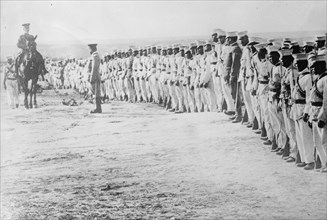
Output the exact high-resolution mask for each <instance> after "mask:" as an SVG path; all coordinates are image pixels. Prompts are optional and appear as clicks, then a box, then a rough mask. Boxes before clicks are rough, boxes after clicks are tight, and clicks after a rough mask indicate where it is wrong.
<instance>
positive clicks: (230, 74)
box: [224, 32, 242, 123]
mask: <svg viewBox="0 0 327 220" xmlns="http://www.w3.org/2000/svg"><path fill="white" fill-rule="evenodd" d="M227 43H228V45H229V46H228V47H229V50H228V52H227V53H226V56H225V57H226V58H225V60H224V70H225V74H226V75H225V77H224V79H225V81H226V82H227V84H228V85H230V88H231V94H232V98H233V101H234V105H235V109H236V111H235V114H234V116H232V117H231V118H230V119H232V120H233V123H237V122H241V121H242V108H241V107H242V106H241V104H242V103H241V100H240V94H239V83H238V77H239V73H240V67H241V56H242V50H241V48H240V47H239V45H238V43H237V32H228V33H227Z"/></svg>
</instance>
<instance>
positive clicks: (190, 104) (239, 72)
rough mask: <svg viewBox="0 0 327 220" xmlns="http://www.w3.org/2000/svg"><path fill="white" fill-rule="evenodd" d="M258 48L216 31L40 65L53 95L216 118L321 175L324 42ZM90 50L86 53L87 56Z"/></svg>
mask: <svg viewBox="0 0 327 220" xmlns="http://www.w3.org/2000/svg"><path fill="white" fill-rule="evenodd" d="M301 45H302V46H300V44H299V42H296V41H292V40H291V39H289V38H284V39H269V40H264V39H262V38H257V37H249V36H248V33H247V31H242V32H225V31H223V30H221V29H215V30H214V31H213V34H212V36H211V39H210V40H206V41H201V40H198V41H194V42H190V43H188V44H187V45H186V44H179V43H176V44H172V45H151V46H147V47H134V46H132V47H129V48H127V49H124V50H122V49H119V50H113V51H110V52H109V53H107V54H106V55H105V56H103V57H102V59H101V58H100V56H99V54H98V52H97V50H96V49H97V48H96V47H97V45H96V44H90V45H88V46H89V48H90V54H91V59H85V60H81V59H80V60H76V59H66V60H64V61H59V62H53V61H50V60H48V61H46V68H47V71H48V72H49V73H48V74H46V75H45V78H46V80H47V81H48V82H50V83H51V84H52V85H53V86H54V87H55V88H74V89H76V90H78V91H79V92H80V93H81V94H83V95H85V97H87V98H92V97H95V100H96V109H95V110H93V111H92V112H91V113H101V112H102V110H101V103H104V102H106V101H107V100H119V101H126V102H131V103H140V102H145V103H154V104H158V105H160V106H162V107H163V108H165V109H166V110H167V111H169V112H173V113H177V114H180V113H196V112H216V113H217V112H218V113H220V112H223V113H224V114H226V115H228V116H229V118H230V120H231V123H242V124H244V125H245V126H246V127H247V128H249V129H252V130H253V132H255V133H257V134H258V135H260V139H261V140H262V141H263V144H264V145H270V146H271V151H272V152H273V153H276V154H277V155H281V156H282V159H283V160H285V161H286V162H288V163H292V162H294V163H295V164H296V166H297V167H303V168H304V169H305V170H313V169H316V170H317V171H320V172H327V167H326V165H327V126H326V123H327V77H326V75H327V72H326V36H317V37H316V39H315V40H313V41H309V42H303V44H302V42H301ZM92 48H93V49H92Z"/></svg>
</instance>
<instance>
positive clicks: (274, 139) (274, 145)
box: [271, 136, 278, 151]
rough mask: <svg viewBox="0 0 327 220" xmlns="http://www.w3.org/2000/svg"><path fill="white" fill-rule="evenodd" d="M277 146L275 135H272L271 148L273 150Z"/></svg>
mask: <svg viewBox="0 0 327 220" xmlns="http://www.w3.org/2000/svg"><path fill="white" fill-rule="evenodd" d="M277 148H278V145H277V142H276V136H274V137H273V141H272V145H271V150H272V151H275V150H276V149H277Z"/></svg>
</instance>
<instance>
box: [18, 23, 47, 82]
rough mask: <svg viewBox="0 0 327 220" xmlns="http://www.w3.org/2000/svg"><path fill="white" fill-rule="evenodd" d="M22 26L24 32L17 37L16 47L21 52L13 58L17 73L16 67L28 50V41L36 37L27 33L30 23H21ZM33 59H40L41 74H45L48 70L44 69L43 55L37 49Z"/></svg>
mask: <svg viewBox="0 0 327 220" xmlns="http://www.w3.org/2000/svg"><path fill="white" fill-rule="evenodd" d="M22 26H23V31H24V34H22V35H20V36H19V39H18V42H17V47H18V48H19V49H21V52H20V53H19V54H18V56H17V58H16V60H15V71H16V73H17V74H18V67H19V66H20V64H21V63H22V61H23V58H24V55H25V54H26V52H27V50H28V48H27V43H28V41H31V40H35V39H36V37H34V36H33V35H31V34H30V33H29V31H30V23H26V24H22ZM34 59H35V60H36V61H40V63H41V64H42V66H41V68H42V71H43V74H46V73H47V72H48V71H47V70H46V69H45V65H44V60H43V57H42V55H41V54H40V53H39V52H38V51H37V50H36V54H35V58H34ZM42 76H43V75H42Z"/></svg>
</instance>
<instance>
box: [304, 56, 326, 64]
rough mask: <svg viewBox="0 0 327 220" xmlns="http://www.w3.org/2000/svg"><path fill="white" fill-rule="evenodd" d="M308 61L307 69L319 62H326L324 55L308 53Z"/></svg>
mask: <svg viewBox="0 0 327 220" xmlns="http://www.w3.org/2000/svg"><path fill="white" fill-rule="evenodd" d="M308 61H309V67H311V66H312V65H313V64H315V63H316V62H319V61H325V62H326V54H320V55H316V54H314V53H310V54H309V56H308Z"/></svg>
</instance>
